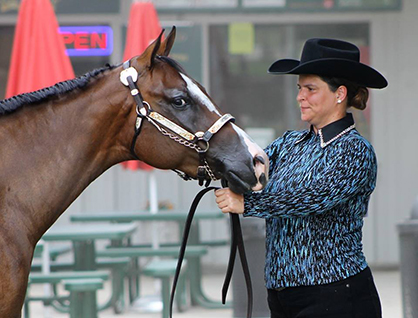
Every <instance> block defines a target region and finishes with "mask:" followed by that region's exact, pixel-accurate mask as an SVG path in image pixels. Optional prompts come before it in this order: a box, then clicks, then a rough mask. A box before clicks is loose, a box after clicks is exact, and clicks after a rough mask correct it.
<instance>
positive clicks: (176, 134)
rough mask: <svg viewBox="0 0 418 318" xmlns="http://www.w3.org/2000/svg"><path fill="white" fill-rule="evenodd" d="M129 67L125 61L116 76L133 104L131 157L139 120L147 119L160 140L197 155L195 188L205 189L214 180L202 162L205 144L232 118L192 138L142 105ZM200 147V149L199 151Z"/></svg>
mask: <svg viewBox="0 0 418 318" xmlns="http://www.w3.org/2000/svg"><path fill="white" fill-rule="evenodd" d="M129 65H130V61H129V60H128V61H126V62H124V63H123V69H124V70H123V71H122V72H121V73H120V81H121V82H122V84H124V85H125V86H128V87H129V89H130V90H131V95H132V96H133V98H134V100H135V103H136V113H137V118H136V123H135V134H134V137H133V139H132V142H131V153H132V154H133V155H134V157H135V158H137V159H139V158H138V156H137V155H136V153H135V144H136V141H137V139H138V136H139V134H140V132H141V127H142V120H143V119H147V120H148V122H150V123H151V124H153V125H154V126H155V127H156V128H157V129H158V130H159V131H160V132H161V133H162V134H163V135H164V136H167V137H169V138H170V139H172V140H174V141H176V142H177V143H179V144H181V145H183V146H185V147H188V148H191V149H194V150H195V151H197V153H198V154H199V166H198V169H197V179H198V180H199V185H203V183H204V181H205V180H206V185H209V183H210V181H212V180H213V181H214V180H217V178H216V177H215V174H214V173H213V172H212V169H211V168H210V166H209V164H208V162H207V161H206V152H207V151H208V150H209V141H210V139H211V138H212V136H213V135H215V134H216V133H217V132H218V131H219V130H221V128H222V127H223V126H224V125H225V124H227V123H228V122H230V121H231V122H233V121H234V120H235V118H234V117H233V116H232V115H231V114H225V115H223V116H221V117H220V118H219V119H218V120H217V121H216V122H215V123H214V124H213V125H212V126H211V127H209V129H208V130H207V131H206V132H203V131H198V132H196V133H195V134H192V133H190V132H188V131H187V130H186V129H184V128H182V127H180V126H179V125H177V124H176V123H174V122H172V121H171V120H169V119H168V118H166V117H164V116H163V115H161V114H159V113H157V112H156V111H153V110H152V109H151V106H150V104H149V103H147V102H146V101H144V99H143V98H142V95H141V92H140V91H139V88H138V86H137V85H136V81H137V80H138V72H137V70H136V69H135V68H134V67H132V66H129ZM167 129H168V130H167ZM202 145H204V146H203V148H202ZM174 171H175V172H176V173H177V174H178V175H179V176H180V177H182V178H183V179H185V180H190V179H191V177H190V176H188V175H186V174H185V173H183V172H181V171H178V170H174Z"/></svg>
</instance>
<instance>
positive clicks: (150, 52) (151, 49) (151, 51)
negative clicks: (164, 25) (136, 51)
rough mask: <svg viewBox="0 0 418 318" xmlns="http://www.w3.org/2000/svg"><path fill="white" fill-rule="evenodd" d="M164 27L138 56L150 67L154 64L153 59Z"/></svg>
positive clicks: (159, 44) (158, 47)
mask: <svg viewBox="0 0 418 318" xmlns="http://www.w3.org/2000/svg"><path fill="white" fill-rule="evenodd" d="M163 33H164V29H163V30H162V31H161V33H160V35H159V36H158V38H157V39H156V40H155V41H154V42H152V43H151V44H150V45H149V46H148V47H147V48H146V49H145V51H144V53H142V54H141V56H140V58H141V59H144V60H145V61H146V63H147V65H148V66H149V67H150V68H152V67H153V66H154V59H155V56H156V55H157V52H158V50H159V49H160V46H161V38H162V36H163Z"/></svg>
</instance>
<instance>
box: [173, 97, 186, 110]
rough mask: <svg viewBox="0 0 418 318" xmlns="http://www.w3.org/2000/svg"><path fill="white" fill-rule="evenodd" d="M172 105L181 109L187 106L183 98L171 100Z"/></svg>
mask: <svg viewBox="0 0 418 318" xmlns="http://www.w3.org/2000/svg"><path fill="white" fill-rule="evenodd" d="M173 105H174V106H175V107H177V108H181V107H184V106H186V105H187V102H186V100H185V99H184V98H176V99H174V100H173Z"/></svg>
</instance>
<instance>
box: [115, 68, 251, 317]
mask: <svg viewBox="0 0 418 318" xmlns="http://www.w3.org/2000/svg"><path fill="white" fill-rule="evenodd" d="M123 68H124V70H123V71H122V72H121V74H120V81H121V82H122V83H123V84H124V85H125V86H128V87H129V89H130V90H131V95H132V96H133V98H134V100H135V103H136V113H137V118H136V123H135V134H134V137H133V139H132V143H131V153H132V154H133V156H134V157H135V158H137V159H139V158H138V156H137V155H136V153H135V144H136V140H137V139H138V136H139V134H140V132H141V127H142V120H143V119H147V120H148V121H149V122H150V123H151V124H153V125H154V126H155V127H156V128H157V129H158V130H159V131H160V132H161V133H162V134H163V135H165V136H168V137H169V138H170V139H172V140H174V141H176V142H178V143H180V144H182V145H183V146H186V147H188V148H191V149H194V150H196V151H197V152H198V154H199V161H200V164H199V167H198V171H197V179H198V180H199V185H203V183H204V181H205V180H206V188H205V189H203V190H201V191H200V192H199V193H198V194H197V195H196V197H195V199H194V200H193V203H192V205H191V207H190V210H189V213H188V215H187V220H186V224H185V227H184V232H183V240H182V243H181V247H180V252H179V257H178V262H177V268H176V274H175V276H174V281H173V286H172V290H171V299H170V318H172V314H173V301H174V294H175V291H176V287H177V282H178V278H179V275H180V270H181V265H182V263H183V259H184V254H185V252H186V245H187V240H188V237H189V232H190V228H191V224H192V221H193V216H194V214H195V212H196V208H197V206H198V204H199V202H200V200H201V198H202V197H203V196H204V195H205V194H206V193H207V192H209V191H211V190H216V189H219V188H218V187H208V185H209V183H210V181H211V180H216V177H215V175H214V173H213V172H212V170H211V168H210V167H209V164H208V163H207V161H206V152H207V150H208V149H209V140H210V139H211V138H212V136H213V135H214V134H216V133H217V132H218V131H219V130H220V129H221V128H222V127H223V126H224V125H225V124H226V123H228V122H230V121H234V117H232V116H231V115H230V114H225V115H223V116H222V117H221V118H219V119H218V120H217V121H216V122H215V123H214V124H213V125H212V126H211V127H210V128H209V129H208V130H207V131H206V132H201V131H199V132H196V133H195V134H192V133H190V132H188V131H187V130H185V129H184V128H182V127H180V126H178V125H177V124H175V123H174V122H172V121H170V120H169V119H167V118H165V117H164V116H162V115H161V114H159V113H157V112H155V111H153V110H152V109H151V106H150V105H149V104H148V103H147V102H146V101H144V100H143V98H142V95H141V93H140V91H139V89H138V86H137V85H136V81H137V80H138V72H137V71H136V69H135V68H134V67H132V66H130V61H129V60H128V61H126V62H124V63H123ZM166 128H168V129H169V130H170V131H172V132H173V133H174V134H173V133H171V132H169V131H167V130H166ZM199 142H200V144H201V143H202V142H203V144H205V147H204V148H201V146H199V145H198V143H199ZM175 172H176V173H177V174H178V175H179V176H180V177H182V178H183V179H185V180H190V179H191V177H189V176H188V175H186V174H185V173H183V172H180V171H176V170H175ZM222 186H223V187H225V186H226V181H225V180H222ZM230 223H231V250H230V256H229V261H228V268H227V272H226V275H225V280H224V284H223V287H222V303H223V304H225V302H226V296H227V293H228V288H229V284H230V282H231V278H232V272H233V269H234V263H235V258H236V253H237V250H238V252H239V255H240V260H241V265H242V269H243V272H244V277H245V282H246V286H247V296H248V304H247V318H251V316H252V306H253V292H252V285H251V277H250V271H249V267H248V262H247V259H246V255H245V248H244V240H243V238H242V230H241V224H240V220H239V216H238V215H237V214H233V213H230Z"/></svg>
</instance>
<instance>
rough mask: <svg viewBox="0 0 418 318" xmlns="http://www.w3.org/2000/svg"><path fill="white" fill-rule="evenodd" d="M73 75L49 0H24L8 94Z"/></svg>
mask: <svg viewBox="0 0 418 318" xmlns="http://www.w3.org/2000/svg"><path fill="white" fill-rule="evenodd" d="M71 78H74V71H73V68H72V65H71V62H70V59H69V57H68V56H67V55H66V54H65V44H64V41H63V39H62V37H61V35H60V34H59V33H58V22H57V18H56V17H55V13H54V9H53V7H52V5H51V3H50V0H22V2H21V4H20V8H19V15H18V19H17V24H16V29H15V36H14V41H13V49H12V57H11V62H10V68H9V77H8V82H7V89H6V98H9V97H11V96H14V95H17V94H22V93H27V92H32V91H35V90H38V89H41V88H44V87H48V86H52V85H54V84H55V83H57V82H61V81H65V80H68V79H71Z"/></svg>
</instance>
